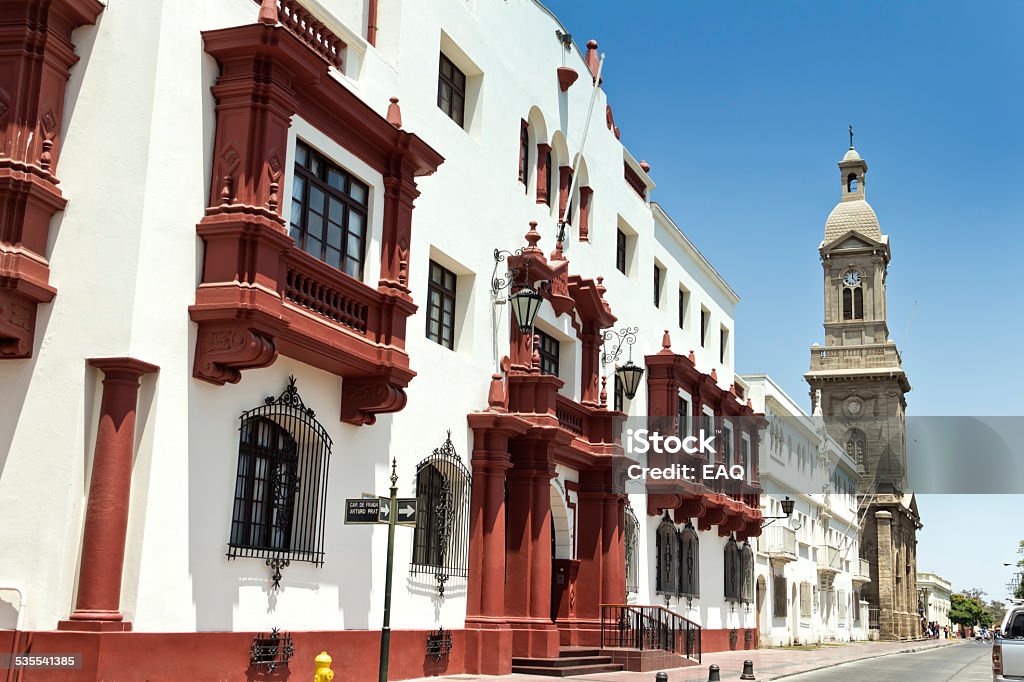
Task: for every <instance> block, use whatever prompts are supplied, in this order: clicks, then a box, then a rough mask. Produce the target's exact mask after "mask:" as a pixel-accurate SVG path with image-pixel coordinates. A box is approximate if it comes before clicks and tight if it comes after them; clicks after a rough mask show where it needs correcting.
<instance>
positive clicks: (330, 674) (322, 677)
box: [313, 651, 334, 682]
mask: <svg viewBox="0 0 1024 682" xmlns="http://www.w3.org/2000/svg"><path fill="white" fill-rule="evenodd" d="M315 660H316V673H315V674H314V675H313V682H331V680H333V679H334V671H333V670H331V657H330V656H329V655H327V652H326V651H321V652H320V655H319V656H317V657H316V659H315Z"/></svg>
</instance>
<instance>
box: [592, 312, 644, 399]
mask: <svg viewBox="0 0 1024 682" xmlns="http://www.w3.org/2000/svg"><path fill="white" fill-rule="evenodd" d="M639 331H640V328H639V327H623V328H622V329H619V330H618V331H616V330H614V329H609V330H608V331H606V332H605V333H604V340H605V341H612V342H613V343H612V344H611V347H610V348H609V349H608V350H606V351H604V352H603V353H602V354H601V364H602V365H610V364H612V363H614V362H616V361H617V360H618V359H619V358H620V357H622V351H623V350H624V348H623V346H624V345H627V344H628V345H629V358H628V359H627V360H626V363H625V364H623V365H621V366H619V367H616V368H615V376H616V378H618V380H619V384H620V385H621V386H622V392H623V394H625V396H626V400H632V399H633V398H635V397H636V391H637V389H638V388H639V387H640V379H642V378H643V376H644V368H643V367H639V366H638V365H634V364H633V344H634V343H636V335H637V332H639Z"/></svg>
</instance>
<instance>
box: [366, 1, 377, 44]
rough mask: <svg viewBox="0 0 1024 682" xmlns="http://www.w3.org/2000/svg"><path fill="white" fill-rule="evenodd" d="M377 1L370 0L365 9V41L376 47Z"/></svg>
mask: <svg viewBox="0 0 1024 682" xmlns="http://www.w3.org/2000/svg"><path fill="white" fill-rule="evenodd" d="M377 1H378V0H370V2H369V7H368V8H367V11H366V42H368V43H370V44H371V45H373V46H374V47H377V30H378V28H379V27H378V26H377Z"/></svg>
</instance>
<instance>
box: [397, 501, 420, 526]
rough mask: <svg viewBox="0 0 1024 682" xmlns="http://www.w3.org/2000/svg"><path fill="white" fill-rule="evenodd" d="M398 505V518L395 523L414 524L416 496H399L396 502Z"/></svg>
mask: <svg viewBox="0 0 1024 682" xmlns="http://www.w3.org/2000/svg"><path fill="white" fill-rule="evenodd" d="M396 506H397V507H398V518H397V519H395V523H397V524H399V525H403V526H415V525H416V498H415V497H400V498H398V502H397V504H396Z"/></svg>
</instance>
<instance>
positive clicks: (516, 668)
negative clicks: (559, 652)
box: [512, 659, 622, 677]
mask: <svg viewBox="0 0 1024 682" xmlns="http://www.w3.org/2000/svg"><path fill="white" fill-rule="evenodd" d="M536 660H540V659H534V661H536ZM512 672H513V673H518V674H521V675H540V676H542V677H573V676H575V675H590V674H593V673H617V672H622V664H620V663H603V664H599V665H573V666H567V667H564V668H556V667H552V666H544V665H513V666H512Z"/></svg>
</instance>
